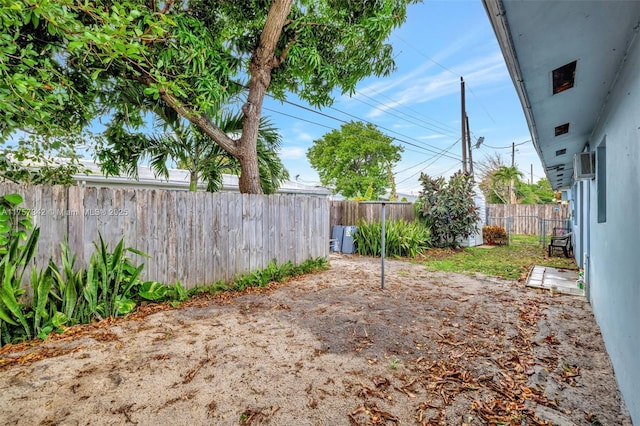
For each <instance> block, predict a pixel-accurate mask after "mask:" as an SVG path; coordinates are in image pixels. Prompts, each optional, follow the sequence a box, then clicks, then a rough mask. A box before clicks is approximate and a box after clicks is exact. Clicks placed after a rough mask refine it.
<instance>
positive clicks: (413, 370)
mask: <svg viewBox="0 0 640 426" xmlns="http://www.w3.org/2000/svg"><path fill="white" fill-rule="evenodd" d="M330 263H331V268H330V269H329V270H327V271H324V272H321V273H318V274H313V275H308V276H304V277H301V278H298V279H294V280H291V281H289V282H287V283H285V284H280V285H273V286H272V287H271V288H269V289H267V290H264V291H253V292H248V293H245V294H242V295H239V296H237V297H222V298H208V299H207V298H201V299H198V300H196V301H193V302H191V303H189V304H188V305H186V306H183V307H181V308H179V309H165V310H161V311H160V310H158V309H157V308H149V309H146V312H145V314H144V315H137V316H134V317H133V318H129V319H126V320H118V321H113V320H111V321H105V322H102V323H98V324H94V325H91V326H84V327H74V328H71V329H69V330H67V332H66V333H64V334H62V335H59V336H57V337H55V338H53V339H50V340H48V341H46V342H44V343H40V344H37V345H24V344H23V345H17V346H9V347H5V348H3V349H2V350H0V419H1V420H0V423H2V424H7V425H8V424H18V425H38V424H40V425H54V424H55V425H85V424H92V425H103V424H104V425H115V424H118V425H120V424H138V425H157V424H167V425H169V424H170V425H238V424H247V425H259V424H265V425H266V424H269V425H285V426H288V425H331V426H338V425H383V424H386V425H398V424H402V425H413V424H419V425H421V424H424V425H431V424H434V425H435V424H438V425H462V424H470V425H476V424H478V425H479V424H514V425H538V424H554V425H574V424H576V425H600V424H603V425H604V424H606V425H631V421H630V420H629V417H628V415H627V414H626V411H625V410H624V407H623V405H622V402H621V399H620V396H619V393H618V388H617V384H616V381H615V378H614V376H613V371H612V367H611V364H610V362H609V359H608V357H607V354H606V352H605V349H604V345H603V342H602V337H601V335H600V332H599V329H598V327H597V326H596V324H595V321H594V318H593V315H592V312H591V308H590V306H589V304H588V303H587V302H586V300H585V299H583V298H576V297H572V296H563V295H557V294H556V295H552V294H550V293H548V292H545V291H542V290H534V289H529V288H525V286H524V284H523V283H518V282H512V281H502V280H498V279H493V278H486V277H481V276H476V277H470V276H464V275H456V274H442V273H434V272H428V271H426V270H425V269H424V268H423V267H421V266H420V265H417V264H413V263H410V262H407V261H399V260H387V261H386V265H385V266H386V268H385V269H386V280H385V289H384V290H382V289H381V288H380V260H379V259H371V258H362V257H357V256H347V255H336V254H332V255H331V257H330ZM154 310H155V312H154Z"/></svg>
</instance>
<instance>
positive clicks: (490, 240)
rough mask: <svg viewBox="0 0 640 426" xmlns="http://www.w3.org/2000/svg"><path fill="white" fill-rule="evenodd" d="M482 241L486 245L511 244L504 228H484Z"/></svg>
mask: <svg viewBox="0 0 640 426" xmlns="http://www.w3.org/2000/svg"><path fill="white" fill-rule="evenodd" d="M482 240H483V242H484V243H485V244H490V245H496V246H504V245H507V243H508V242H509V237H508V235H507V231H506V230H505V229H504V228H503V227H502V226H483V227H482Z"/></svg>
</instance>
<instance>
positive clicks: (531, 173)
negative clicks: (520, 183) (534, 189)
mask: <svg viewBox="0 0 640 426" xmlns="http://www.w3.org/2000/svg"><path fill="white" fill-rule="evenodd" d="M531 185H533V163H531Z"/></svg>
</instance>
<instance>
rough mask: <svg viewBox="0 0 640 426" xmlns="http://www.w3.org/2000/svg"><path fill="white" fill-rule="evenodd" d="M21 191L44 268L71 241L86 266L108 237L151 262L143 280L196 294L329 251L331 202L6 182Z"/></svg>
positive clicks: (7, 187) (7, 190) (4, 188)
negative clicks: (200, 287) (209, 286)
mask: <svg viewBox="0 0 640 426" xmlns="http://www.w3.org/2000/svg"><path fill="white" fill-rule="evenodd" d="M0 188H1V190H2V193H3V194H9V193H18V194H20V195H22V196H23V198H24V199H25V202H24V203H23V204H22V207H24V208H26V209H28V210H29V211H30V213H31V215H32V219H33V222H34V225H35V226H39V227H40V240H39V243H38V252H37V255H36V260H35V262H36V265H38V266H39V267H43V266H45V265H46V264H47V261H48V259H49V258H50V257H51V258H53V259H54V261H56V262H58V261H59V258H60V250H59V245H60V243H61V242H62V241H64V240H65V238H68V240H69V245H70V247H71V250H72V252H74V253H76V254H77V256H78V261H79V262H81V263H83V264H86V263H87V262H88V261H89V259H90V257H91V254H92V253H93V252H94V250H95V248H94V246H93V242H94V241H97V239H98V232H100V233H101V234H102V237H103V238H104V240H105V242H107V243H108V244H109V247H110V248H112V249H113V248H114V247H115V245H116V244H117V242H118V241H119V240H120V239H121V238H122V237H124V238H125V245H126V246H128V247H133V248H136V249H138V250H141V251H143V252H145V253H147V254H149V255H150V256H151V257H150V258H148V259H146V258H141V257H138V256H132V257H135V260H136V261H142V262H144V263H145V268H144V272H143V278H144V279H145V280H155V281H160V282H164V283H174V282H175V281H176V280H180V281H181V282H182V284H183V285H184V286H185V287H187V288H191V287H194V286H195V285H205V284H210V283H213V282H216V281H218V280H225V281H226V280H229V279H231V278H233V277H234V276H235V275H237V274H244V273H248V272H250V271H256V270H260V269H264V268H265V267H266V266H267V265H268V264H269V262H270V261H272V260H275V261H276V262H277V263H278V264H283V263H286V262H289V261H291V262H293V263H294V264H300V263H302V262H304V261H306V260H308V259H311V258H317V257H325V256H327V255H328V252H329V201H328V200H327V199H325V198H319V197H309V196H299V195H268V196H265V195H246V194H237V193H204V192H198V193H191V192H186V191H170V190H156V189H111V188H92V187H64V186H29V185H16V184H10V183H1V184H0Z"/></svg>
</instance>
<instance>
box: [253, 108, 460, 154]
mask: <svg viewBox="0 0 640 426" xmlns="http://www.w3.org/2000/svg"><path fill="white" fill-rule="evenodd" d="M262 109H264V110H265V111H269V112H274V113H276V114H280V115H284V116H287V117H290V118H294V119H296V120H301V121H304V122H307V123H310V124H315V125H317V126H321V127H324V128H327V129H330V130H334V128H333V127H331V126H327V125H325V124H321V123H318V122H315V121H312V120H307V119H304V118H301V117H297V116H295V115H292V114H287V113H284V112H281V111H276V110H274V109H271V108H267V107H263V108H262ZM310 111H311V112H315V111H313V110H311V109H310ZM321 115H323V116H326V117H328V118H331V119H334V120H337V121H340V122H342V123H348V122H347V121H345V120H341V119H339V118H337V117H333V116H330V115H327V114H324V113H321ZM363 139H366V140H375V139H371V138H363ZM392 139H393V140H395V141H398V142H401V143H403V144H406V145H410V146H413V147H416V148H420V149H422V150H423V151H426V152H430V153H434V154H435V155H441V156H442V155H444V156H446V157H448V158H451V159H453V160H456V161H460V159H459V158H456V157H453V156H450V155H445V154H444V152H446V151H435V150H433V149H430V148H427V147H424V146H420V145H416V144H414V143H411V142H409V141H406V140H403V139H398V138H392Z"/></svg>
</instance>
